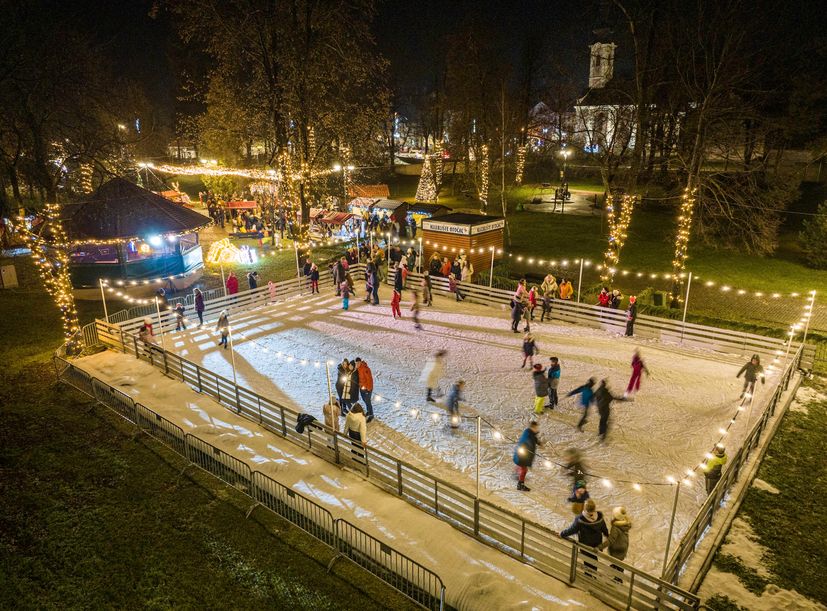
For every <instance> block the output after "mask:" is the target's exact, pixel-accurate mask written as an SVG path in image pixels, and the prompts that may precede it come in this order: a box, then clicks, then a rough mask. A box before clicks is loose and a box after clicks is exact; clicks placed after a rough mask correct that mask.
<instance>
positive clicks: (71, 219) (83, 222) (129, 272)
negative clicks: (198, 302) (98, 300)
mask: <svg viewBox="0 0 827 611" xmlns="http://www.w3.org/2000/svg"><path fill="white" fill-rule="evenodd" d="M210 223H211V221H210V219H209V217H207V216H204V215H203V214H200V213H198V212H196V211H194V210H190V209H189V208H185V207H184V206H181V205H180V204H176V203H173V202H171V201H169V200H168V199H166V198H164V197H162V196H160V195H157V194H155V193H153V192H151V191H147V190H146V189H143V188H141V187H139V186H137V185H135V184H133V183H131V182H129V181H127V180H124V179H122V178H114V179H112V180H110V181H109V182H107V183H105V184H103V185H101V187H100V188H99V189H98V190H97V191H96V192H95V193H93V194H92V195H91V196H90V198H89V199H88V200H85V201H83V202H78V203H74V204H66V205H64V206H63V225H64V228H65V230H66V233H67V236H68V238H69V241H70V242H71V243H72V250H71V253H70V273H71V277H72V285H73V286H74V287H75V289H79V290H81V291H82V290H83V289H90V288H91V289H96V288H97V287H99V284H100V280H101V279H103V280H104V281H112V282H116V281H118V280H121V281H125V282H127V281H133V280H134V281H138V282H140V281H143V280H150V279H156V278H159V277H164V278H169V277H170V276H172V277H174V278H173V279H172V280H171V282H172V284H173V285H174V287H176V288H183V287H186V286H189V285H190V284H192V282H194V281H195V280H196V279H197V278H198V277H200V274H201V269H202V268H203V266H204V263H203V257H202V252H201V245H200V244H199V240H198V230H199V229H202V228H204V227H206V226H207V225H209V224H210ZM78 295H79V296H81V297H82V296H84V294H83V293H82V292H79V293H78ZM92 295H94V292H93V293H92Z"/></svg>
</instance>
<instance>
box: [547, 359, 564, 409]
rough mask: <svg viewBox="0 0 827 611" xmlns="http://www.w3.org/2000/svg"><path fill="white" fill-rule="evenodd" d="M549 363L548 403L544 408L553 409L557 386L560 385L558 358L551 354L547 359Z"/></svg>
mask: <svg viewBox="0 0 827 611" xmlns="http://www.w3.org/2000/svg"><path fill="white" fill-rule="evenodd" d="M549 362H550V365H549V367H548V405H546V406H545V407H546V409H554V408H556V407H557V403H558V398H557V388H558V387H559V386H560V373H561V370H560V359H558V358H557V357H556V356H553V357H551V358H550V359H549Z"/></svg>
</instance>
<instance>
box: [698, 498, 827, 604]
mask: <svg viewBox="0 0 827 611" xmlns="http://www.w3.org/2000/svg"><path fill="white" fill-rule="evenodd" d="M776 492H777V491H776ZM720 553H722V554H729V555H731V556H735V557H736V558H738V559H739V560H740V561H741V562H742V563H743V564H744V565H745V566H747V567H748V568H751V569H753V570H755V571H756V572H757V573H758V574H759V575H760V576H761V577H764V578H765V579H772V573H770V571H768V570H767V568H766V567H765V566H764V565H763V562H762V560H763V558H764V555H765V554H766V553H767V548H765V547H764V546H762V545H761V544H760V543H759V542H758V537H757V536H756V534H755V532H754V531H753V529H752V526H751V525H750V523H749V522H748V521H747V520H745V519H743V518H735V520H733V522H732V526H731V527H730V529H729V533H728V534H727V538H726V541H725V542H724V544H723V545H722V546H721V550H720ZM715 594H721V595H724V596H728V597H729V598H730V599H732V600H733V602H735V603H737V604H738V605H740V606H741V607H743V608H746V609H750V611H781V610H789V611H823V610H824V609H825V608H826V607H825V606H824V605H822V604H820V603H818V602H815V601H812V600H810V599H809V598H806V597H804V596H802V595H801V594H799V593H798V592H796V591H795V590H785V589H783V588H779V587H778V586H776V585H774V584H768V585H767V586H766V587H765V588H764V591H763V592H762V593H761V595H760V596H756V595H755V594H753V593H752V592H750V591H749V590H747V589H746V588H745V587H744V585H743V584H742V583H741V582H740V581H739V579H738V576H737V575H735V574H734V573H728V572H724V571H721V570H719V569H718V568H717V567H716V566H715V565H712V568H711V569H710V570H709V572H708V573H707V574H706V577H705V578H704V581H703V583H702V584H701V588H700V591H699V592H698V595H699V596H700V597H701V600H706V599H708V598H709V597H711V596H713V595H715Z"/></svg>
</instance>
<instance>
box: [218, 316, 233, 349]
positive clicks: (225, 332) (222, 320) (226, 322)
mask: <svg viewBox="0 0 827 611" xmlns="http://www.w3.org/2000/svg"><path fill="white" fill-rule="evenodd" d="M215 330H216V331H218V332H219V333H221V339H220V340H219V341H218V345H219V346H224V349H225V350H226V349H227V346H228V345H229V344H228V343H227V339H228V338H229V336H230V315H229V314H228V313H227V310H221V315H220V316H219V317H218V322H217V323H216V324H215Z"/></svg>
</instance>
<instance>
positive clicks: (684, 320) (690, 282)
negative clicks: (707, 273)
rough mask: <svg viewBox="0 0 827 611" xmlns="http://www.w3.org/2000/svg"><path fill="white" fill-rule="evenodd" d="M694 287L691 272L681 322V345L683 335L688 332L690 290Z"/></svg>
mask: <svg viewBox="0 0 827 611" xmlns="http://www.w3.org/2000/svg"><path fill="white" fill-rule="evenodd" d="M691 286H692V272H689V280H687V282H686V298H685V299H684V300H683V321H682V322H681V343H683V333H684V331H686V310H687V308H689V288H690V287H691Z"/></svg>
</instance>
